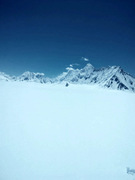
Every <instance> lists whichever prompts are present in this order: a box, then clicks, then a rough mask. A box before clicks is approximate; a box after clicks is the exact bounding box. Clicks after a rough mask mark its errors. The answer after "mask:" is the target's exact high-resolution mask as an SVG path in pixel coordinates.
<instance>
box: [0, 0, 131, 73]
mask: <svg viewBox="0 0 135 180" xmlns="http://www.w3.org/2000/svg"><path fill="white" fill-rule="evenodd" d="M81 57H86V58H89V60H90V61H89V62H90V63H91V64H93V66H95V67H96V68H99V67H102V66H108V65H119V66H121V67H123V69H124V70H125V71H127V72H129V73H131V74H132V75H135V0H22V1H21V0H10V1H9V0H0V71H3V72H6V73H8V74H11V75H19V74H21V73H23V72H24V71H26V70H29V71H34V72H44V73H45V74H46V75H47V76H53V75H57V74H59V73H61V72H62V71H63V70H64V69H65V67H66V66H68V65H69V64H71V63H79V64H81V65H82V64H84V62H83V61H82V60H81ZM80 67H81V66H80Z"/></svg>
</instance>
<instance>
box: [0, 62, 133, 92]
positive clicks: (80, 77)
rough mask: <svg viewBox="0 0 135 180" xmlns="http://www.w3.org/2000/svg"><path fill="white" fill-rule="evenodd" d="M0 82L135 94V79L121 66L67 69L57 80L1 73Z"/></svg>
mask: <svg viewBox="0 0 135 180" xmlns="http://www.w3.org/2000/svg"><path fill="white" fill-rule="evenodd" d="M0 80H4V81H27V82H38V83H63V82H64V83H66V82H68V83H74V84H96V85H99V86H101V87H105V88H109V89H117V90H128V91H132V92H135V78H134V77H132V76H131V75H130V74H128V73H126V72H124V71H123V69H122V68H121V67H119V66H110V67H107V68H101V69H95V68H94V67H93V66H92V65H91V64H89V63H88V64H87V65H86V66H85V67H84V68H82V69H78V68H77V69H74V68H73V67H67V68H66V71H65V72H63V73H62V74H60V75H59V76H57V77H56V78H53V79H51V78H48V77H45V75H44V73H34V72H29V71H27V72H24V73H23V74H22V75H20V76H18V77H11V76H9V75H7V74H5V73H2V72H1V73H0Z"/></svg>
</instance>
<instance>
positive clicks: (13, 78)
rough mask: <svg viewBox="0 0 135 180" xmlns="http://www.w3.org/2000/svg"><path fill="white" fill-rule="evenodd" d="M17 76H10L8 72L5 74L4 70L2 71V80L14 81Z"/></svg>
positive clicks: (0, 73)
mask: <svg viewBox="0 0 135 180" xmlns="http://www.w3.org/2000/svg"><path fill="white" fill-rule="evenodd" d="M15 79H16V78H15V77H14V76H13V77H11V76H9V75H7V74H5V73H4V72H0V81H13V80H15Z"/></svg>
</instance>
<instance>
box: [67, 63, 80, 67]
mask: <svg viewBox="0 0 135 180" xmlns="http://www.w3.org/2000/svg"><path fill="white" fill-rule="evenodd" d="M69 66H70V67H73V66H80V64H78V63H74V64H70V65H69Z"/></svg>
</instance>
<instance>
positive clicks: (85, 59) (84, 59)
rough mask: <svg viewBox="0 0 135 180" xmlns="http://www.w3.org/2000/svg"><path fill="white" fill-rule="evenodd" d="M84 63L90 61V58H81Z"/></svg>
mask: <svg viewBox="0 0 135 180" xmlns="http://www.w3.org/2000/svg"><path fill="white" fill-rule="evenodd" d="M81 59H82V60H83V61H89V59H88V58H85V57H82V58H81Z"/></svg>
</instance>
